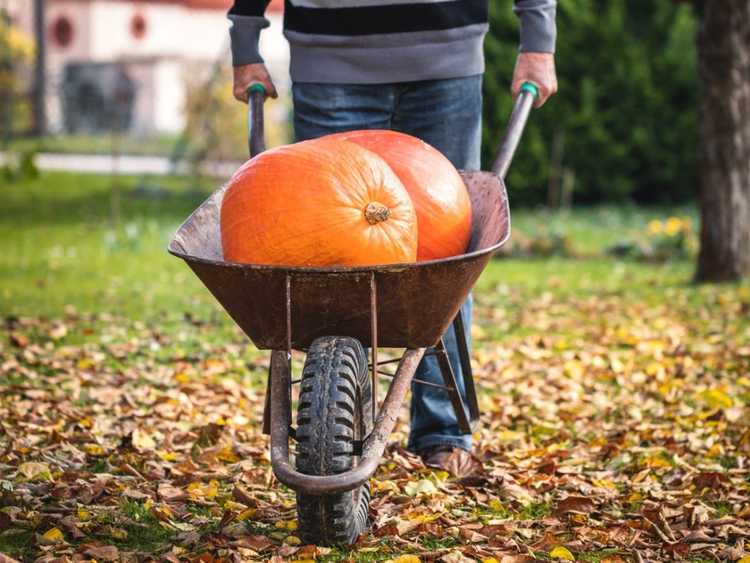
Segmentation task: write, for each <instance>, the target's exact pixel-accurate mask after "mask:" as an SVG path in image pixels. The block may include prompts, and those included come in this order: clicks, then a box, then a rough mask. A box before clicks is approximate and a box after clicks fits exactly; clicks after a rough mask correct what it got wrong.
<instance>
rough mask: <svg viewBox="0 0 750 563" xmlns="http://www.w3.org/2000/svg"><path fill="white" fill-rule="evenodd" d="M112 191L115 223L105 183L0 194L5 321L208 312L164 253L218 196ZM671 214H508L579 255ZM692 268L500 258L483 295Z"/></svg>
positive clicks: (84, 181)
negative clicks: (499, 286) (9, 317)
mask: <svg viewBox="0 0 750 563" xmlns="http://www.w3.org/2000/svg"><path fill="white" fill-rule="evenodd" d="M117 185H118V188H117V190H118V191H119V193H120V200H121V212H120V221H119V224H115V221H114V220H113V218H112V217H113V213H112V205H113V204H112V199H113V197H112V192H113V188H112V180H111V179H110V178H107V177H99V176H94V175H73V174H66V173H45V174H43V175H42V176H41V177H40V178H38V179H36V180H33V181H24V182H19V183H11V184H5V185H2V186H0V189H2V193H3V198H4V205H3V207H2V208H0V236H1V237H2V240H3V241H4V243H5V244H4V247H5V250H4V252H3V253H2V254H0V279H2V290H1V292H2V293H0V297H1V298H2V302H1V303H0V312H2V313H6V314H9V313H10V314H15V315H46V316H55V315H60V314H62V312H63V310H64V307H65V306H66V305H71V306H73V307H75V308H76V309H77V310H79V311H82V312H101V311H107V312H112V313H117V314H122V315H125V316H128V317H132V318H148V317H149V316H151V315H154V314H156V313H159V314H162V313H166V314H170V315H171V314H182V313H184V312H187V311H190V312H191V313H192V314H197V315H202V314H209V312H212V311H215V306H214V304H213V301H212V300H211V298H210V296H209V295H208V294H207V292H206V291H205V290H204V289H202V287H201V286H200V284H199V282H198V281H197V280H196V279H195V278H194V276H193V275H192V273H191V272H190V271H189V270H188V269H187V268H186V267H185V265H184V264H182V263H181V262H180V261H179V260H177V259H175V258H174V257H172V256H170V255H168V254H167V253H166V250H165V249H166V246H167V243H168V241H169V239H170V237H171V236H172V234H173V233H174V231H175V230H176V229H177V227H178V226H179V224H180V223H181V222H182V221H183V220H184V219H185V218H186V217H187V215H188V214H189V213H190V211H192V209H194V208H195V207H196V206H197V205H198V204H199V203H200V202H201V201H202V200H203V199H204V198H205V197H206V195H207V194H208V193H210V191H211V189H213V188H214V187H215V186H213V185H210V184H208V183H206V182H205V181H204V182H202V183H200V184H196V183H194V182H192V181H191V180H189V179H186V178H135V177H124V178H118V179H117ZM674 213H675V212H674V211H671V213H670V214H674ZM680 214H682V215H693V212H692V210H690V209H687V210H681V211H680ZM666 216H667V214H666V213H665V212H663V211H662V210H659V209H651V210H641V209H638V208H619V207H600V208H591V209H582V210H573V211H570V212H558V213H551V212H549V211H546V210H539V211H533V210H519V211H516V212H514V213H513V228H514V232H518V233H520V234H519V236H524V237H527V238H528V237H533V236H539V235H540V234H544V233H551V234H564V235H566V236H567V237H568V239H569V241H570V243H571V244H572V246H573V247H574V248H575V249H577V250H579V251H580V252H581V253H583V254H585V255H596V254H601V252H602V251H603V250H604V249H605V248H606V247H608V246H609V245H611V244H614V243H616V242H618V241H620V240H622V239H624V238H628V237H638V236H641V235H642V234H643V231H644V228H645V226H646V224H647V223H648V221H650V220H651V219H654V218H664V217H666ZM691 268H692V265H691V264H689V263H687V262H685V261H678V262H673V263H668V264H666V265H654V264H639V263H635V262H615V261H613V260H610V259H609V258H606V257H601V256H594V257H593V258H588V259H585V260H569V259H565V258H554V257H553V258H551V259H548V258H524V259H500V260H497V261H494V262H492V264H491V265H490V267H489V268H488V270H487V272H486V273H485V275H484V276H483V278H482V280H481V281H480V284H479V288H480V290H481V289H483V288H488V287H490V286H491V285H493V284H495V283H497V282H501V281H502V282H505V283H508V284H513V285H514V286H515V287H517V288H519V289H522V290H524V291H530V292H536V291H538V290H539V289H540V288H543V287H548V286H550V285H551V286H552V287H554V288H556V289H557V290H559V291H575V292H586V291H588V290H596V291H602V290H605V289H610V290H622V291H634V292H639V291H642V290H646V289H648V288H652V287H653V286H654V283H655V282H659V281H663V282H665V283H668V284H669V285H674V284H683V283H687V282H689V280H690V276H691Z"/></svg>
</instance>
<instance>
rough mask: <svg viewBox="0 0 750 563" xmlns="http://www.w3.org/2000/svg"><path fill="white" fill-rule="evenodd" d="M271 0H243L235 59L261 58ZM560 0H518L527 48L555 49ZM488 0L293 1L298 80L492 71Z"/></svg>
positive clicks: (287, 15)
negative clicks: (487, 56)
mask: <svg viewBox="0 0 750 563" xmlns="http://www.w3.org/2000/svg"><path fill="white" fill-rule="evenodd" d="M267 5H268V0H235V2H234V5H233V6H232V8H231V9H230V10H229V19H230V20H231V21H232V27H231V29H230V36H231V39H232V61H233V64H234V65H235V66H238V65H244V64H250V63H259V62H262V61H263V59H262V58H261V56H260V53H259V52H258V39H259V36H260V31H261V29H263V28H264V27H267V26H268V25H269V22H268V20H267V19H266V18H265V17H263V14H264V12H265V9H266V6H267ZM556 5H557V1H556V0H515V1H514V7H513V9H514V11H515V13H516V14H517V15H518V16H519V18H520V21H521V42H520V50H521V51H526V52H543V53H553V52H554V50H555V36H556V26H555V12H556ZM487 29H488V0H285V6H284V35H285V36H286V38H287V40H288V41H289V45H290V49H291V65H290V72H291V75H292V80H293V81H295V82H327V83H348V84H383V83H392V82H409V81H415V80H433V79H439V78H458V77H461V76H471V75H474V74H481V73H482V72H484V54H483V48H482V46H483V41H484V36H485V34H486V33H487Z"/></svg>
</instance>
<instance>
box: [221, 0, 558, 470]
mask: <svg viewBox="0 0 750 563" xmlns="http://www.w3.org/2000/svg"><path fill="white" fill-rule="evenodd" d="M268 3H269V2H268V0H235V2H234V5H233V6H232V8H231V9H230V10H229V19H230V20H231V21H232V28H231V31H230V35H231V39H232V58H233V66H234V96H235V97H236V98H237V99H238V100H241V101H247V87H248V86H249V85H250V84H252V83H254V82H260V83H262V84H263V85H264V86H265V87H266V91H267V92H268V93H269V95H270V96H272V97H276V89H275V88H274V86H273V83H272V82H271V78H270V77H269V75H268V72H267V70H266V68H265V65H264V64H263V59H262V58H261V56H260V54H259V52H258V39H259V35H260V31H261V29H263V28H264V27H267V26H268V21H267V20H266V19H265V18H264V17H263V13H264V11H265V9H266V6H267V5H268ZM514 10H515V12H516V14H518V16H519V17H520V21H521V34H520V35H521V41H520V52H519V54H518V58H517V60H516V67H515V71H514V75H513V80H512V86H511V91H512V93H513V95H514V96H515V95H518V92H519V90H520V88H521V85H522V84H523V83H524V82H527V81H528V82H532V83H534V84H535V85H536V86H537V87H538V88H539V92H540V96H539V98H538V100H537V102H536V106H537V107H539V106H541V105H542V104H543V103H544V102H545V101H546V100H547V98H548V97H549V96H551V95H552V94H554V93H555V92H556V91H557V79H556V76H555V63H554V55H553V53H554V50H555V36H556V27H555V11H556V0H515V2H514ZM487 21H488V0H449V1H445V0H286V4H285V11H284V35H285V36H286V38H287V39H288V40H289V44H290V48H291V64H290V71H291V76H292V82H293V84H292V96H293V101H294V130H295V135H296V138H297V140H298V141H301V140H305V139H311V138H315V137H320V136H322V135H326V134H329V133H335V132H339V131H349V130H356V129H394V130H397V131H401V132H403V133H408V134H410V135H414V136H416V137H419V138H421V139H423V140H424V141H426V142H427V143H429V144H431V145H432V146H434V147H435V148H437V149H438V150H440V151H441V152H442V153H443V154H444V155H445V156H447V157H448V159H450V161H451V162H452V163H453V164H454V165H455V166H456V167H457V168H460V169H465V170H478V169H479V165H480V164H479V152H480V151H479V149H480V142H481V116H482V73H483V72H484V58H483V51H482V44H483V40H484V35H485V34H486V32H487V29H488V23H487ZM462 314H463V316H464V322H465V324H466V326H471V299H469V300H468V301H467V303H466V304H464V306H463V307H462ZM446 348H447V350H448V354H449V357H450V361H451V365H452V366H453V369H454V371H455V373H456V377H457V380H458V382H459V387H460V388H461V391H462V393H463V377H462V374H461V366H460V363H459V359H458V350H457V345H456V335H455V333H454V331H453V329H452V328H451V329H450V330H449V331H448V333H447V334H446ZM416 377H417V378H419V379H423V380H427V381H431V382H434V383H442V376H441V374H440V370H439V368H438V366H437V362H436V361H435V358H434V356H431V357H428V358H425V359H424V360H422V363H421V364H420V366H419V369H418V370H417V374H416ZM409 448H410V449H411V450H412V451H415V452H417V453H418V454H419V455H420V456H421V457H422V459H423V461H424V462H425V464H426V465H430V466H433V467H444V468H445V467H446V466H447V465H448V463H447V462H448V459H449V458H450V459H452V461H453V464H455V463H456V462H458V463H459V464H460V463H461V460H460V459H458V460H457V459H455V458H456V457H459V458H460V457H463V456H465V457H469V456H470V453H469V452H470V450H471V435H469V434H462V433H461V431H460V429H459V428H458V425H457V422H456V417H455V413H454V412H453V408H452V406H451V402H450V399H449V397H448V394H447V393H446V392H445V391H444V390H442V389H439V388H436V387H432V386H425V385H420V384H415V385H413V387H412V405H411V433H410V436H409ZM467 461H468V460H467Z"/></svg>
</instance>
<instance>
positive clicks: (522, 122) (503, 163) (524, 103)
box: [492, 82, 539, 180]
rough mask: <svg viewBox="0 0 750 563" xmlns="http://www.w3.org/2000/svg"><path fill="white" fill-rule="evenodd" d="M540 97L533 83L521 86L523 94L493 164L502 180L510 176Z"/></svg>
mask: <svg viewBox="0 0 750 563" xmlns="http://www.w3.org/2000/svg"><path fill="white" fill-rule="evenodd" d="M538 97H539V88H537V87H536V85H535V84H532V83H531V82H524V84H523V86H521V92H520V93H519V94H518V98H516V104H515V106H513V112H512V113H511V114H510V120H509V122H508V127H507V129H506V130H505V135H504V136H503V140H502V141H501V142H500V148H499V149H498V150H497V154H496V155H495V161H494V162H493V163H492V171H493V172H494V173H495V174H497V175H498V176H499V177H500V179H501V180H505V176H506V175H507V174H508V168H510V163H511V162H512V161H513V156H514V155H515V154H516V149H517V148H518V143H519V142H520V141H521V136H522V135H523V130H524V128H525V127H526V122H527V121H528V119H529V114H530V113H531V109H532V108H533V107H534V100H536V98H538Z"/></svg>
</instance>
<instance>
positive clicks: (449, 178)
mask: <svg viewBox="0 0 750 563" xmlns="http://www.w3.org/2000/svg"><path fill="white" fill-rule="evenodd" d="M326 138H328V139H339V140H346V141H350V142H352V143H357V144H358V145H360V146H362V147H364V148H366V149H368V150H371V151H373V152H374V153H376V154H378V155H379V156H380V157H382V158H383V160H385V161H386V162H387V163H388V165H389V166H390V167H391V168H392V169H393V171H394V172H395V173H396V175H397V176H398V177H399V179H400V180H401V181H402V182H403V183H404V186H405V187H406V190H407V191H408V192H409V195H410V196H411V200H412V203H413V204H414V209H415V210H416V212H417V224H418V227H419V244H418V247H417V259H418V260H434V259H437V258H447V257H449V256H456V255H458V254H463V253H464V252H466V249H467V247H468V246H469V239H470V238H471V200H470V199H469V193H468V191H467V190H466V185H465V184H464V182H463V180H462V179H461V176H460V175H459V173H458V171H457V170H456V168H455V167H454V166H453V164H451V162H450V161H449V160H448V159H447V158H446V157H445V156H443V155H442V153H440V151H438V150H437V149H435V148H433V147H432V146H430V145H428V144H427V143H425V142H424V141H422V140H420V139H417V138H416V137H412V136H411V135H406V134H404V133H398V132H396V131H384V130H377V129H373V130H364V131H350V132H347V133H337V134H335V135H329V136H328V137H326Z"/></svg>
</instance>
